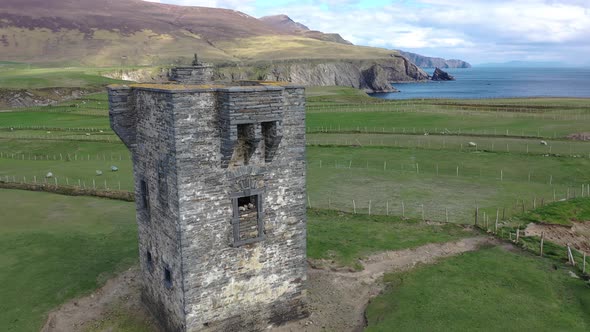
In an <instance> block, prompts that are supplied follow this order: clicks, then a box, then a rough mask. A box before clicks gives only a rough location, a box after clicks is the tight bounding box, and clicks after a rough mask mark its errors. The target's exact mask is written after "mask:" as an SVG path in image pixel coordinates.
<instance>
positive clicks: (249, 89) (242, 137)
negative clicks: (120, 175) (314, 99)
mask: <svg viewBox="0 0 590 332" xmlns="http://www.w3.org/2000/svg"><path fill="white" fill-rule="evenodd" d="M196 67H199V66H194V67H193V68H192V69H190V70H189V69H187V67H185V68H180V69H176V70H175V71H173V75H172V76H173V77H174V80H175V81H177V82H181V83H186V84H157V85H156V84H132V85H129V86H124V85H119V86H110V87H109V88H108V92H109V104H110V112H109V115H110V121H111V127H112V128H113V130H114V131H115V132H116V133H117V135H118V136H119V137H120V138H121V140H122V141H123V142H124V143H125V145H126V146H127V147H128V148H129V150H130V151H131V153H132V156H133V172H134V176H135V197H136V199H135V201H136V209H137V224H138V231H139V257H140V265H141V277H142V297H143V300H144V302H145V303H146V305H147V306H148V307H149V308H150V310H151V311H152V312H153V313H154V315H156V317H157V318H158V319H159V320H160V322H161V323H162V325H163V326H164V327H165V328H166V329H167V330H170V331H204V330H205V331H209V330H210V331H255V330H261V329H264V328H266V327H267V326H268V325H271V324H280V323H282V322H285V321H288V320H291V319H296V318H301V317H304V316H305V315H306V308H305V283H306V217H305V172H306V164H305V96H304V89H303V88H302V87H299V86H290V85H285V84H280V83H265V82H242V83H238V84H232V86H229V85H214V84H209V85H203V84H201V85H197V84H189V83H202V82H204V81H207V80H206V79H203V77H202V76H203V75H209V74H210V71H209V70H208V69H207V68H196ZM202 67H205V66H202ZM189 68H190V67H189Z"/></svg>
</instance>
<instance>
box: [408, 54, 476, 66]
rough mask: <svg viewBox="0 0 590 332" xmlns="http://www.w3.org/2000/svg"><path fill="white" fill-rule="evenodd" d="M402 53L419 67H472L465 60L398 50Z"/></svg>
mask: <svg viewBox="0 0 590 332" xmlns="http://www.w3.org/2000/svg"><path fill="white" fill-rule="evenodd" d="M398 52H399V53H400V54H401V55H403V56H405V57H406V58H408V59H410V61H412V62H413V63H415V64H416V66H418V67H422V68H436V67H438V68H471V65H470V64H469V63H467V62H465V61H463V60H457V59H450V60H445V59H443V58H433V57H428V56H424V55H420V54H416V53H411V52H404V51H398Z"/></svg>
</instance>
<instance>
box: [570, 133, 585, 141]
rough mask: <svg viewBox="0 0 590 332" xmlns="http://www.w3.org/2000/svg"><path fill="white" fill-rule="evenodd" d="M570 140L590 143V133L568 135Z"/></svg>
mask: <svg viewBox="0 0 590 332" xmlns="http://www.w3.org/2000/svg"><path fill="white" fill-rule="evenodd" d="M567 138H568V139H571V140H574V141H590V133H574V134H569V135H567Z"/></svg>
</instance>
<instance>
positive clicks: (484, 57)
mask: <svg viewBox="0 0 590 332" xmlns="http://www.w3.org/2000/svg"><path fill="white" fill-rule="evenodd" d="M149 1H154V2H161V3H170V4H178V5H190V6H206V7H219V8H230V9H235V10H239V11H242V12H244V13H246V14H249V15H252V16H254V17H261V16H265V15H275V14H287V15H289V16H290V17H291V18H292V19H293V20H295V21H298V22H301V23H303V24H305V25H307V26H308V27H309V28H311V29H314V30H320V31H323V32H337V33H340V34H341V35H342V37H344V38H345V39H347V40H350V41H351V42H353V43H354V44H357V45H369V46H377V47H385V48H390V49H402V50H406V51H411V52H417V53H420V54H424V55H429V56H440V57H444V58H459V59H463V60H466V61H469V62H471V63H474V64H479V63H487V62H505V61H515V60H519V61H541V62H564V63H570V64H584V65H589V64H590V0H468V1H460V0H389V1H387V0H159V1H158V0H149Z"/></svg>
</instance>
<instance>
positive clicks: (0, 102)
mask: <svg viewBox="0 0 590 332" xmlns="http://www.w3.org/2000/svg"><path fill="white" fill-rule="evenodd" d="M97 91H100V90H99V89H85V88H43V89H0V107H1V108H13V107H31V106H44V105H50V104H54V103H57V102H61V101H64V100H69V99H76V98H80V97H82V96H83V95H85V94H88V93H92V92H97Z"/></svg>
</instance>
